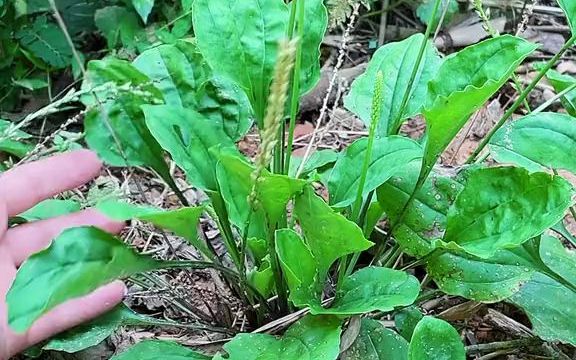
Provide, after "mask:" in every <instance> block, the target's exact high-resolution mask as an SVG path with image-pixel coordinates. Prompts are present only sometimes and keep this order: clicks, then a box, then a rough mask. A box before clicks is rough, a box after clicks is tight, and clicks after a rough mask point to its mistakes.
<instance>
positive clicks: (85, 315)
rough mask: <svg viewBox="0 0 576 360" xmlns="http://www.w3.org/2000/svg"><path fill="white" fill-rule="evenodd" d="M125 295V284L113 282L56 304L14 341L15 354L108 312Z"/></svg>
mask: <svg viewBox="0 0 576 360" xmlns="http://www.w3.org/2000/svg"><path fill="white" fill-rule="evenodd" d="M125 294H126V285H124V283H123V282H121V281H115V282H113V283H111V284H109V285H106V286H104V287H102V288H100V289H98V290H96V291H94V292H93V293H91V294H90V295H87V296H85V297H82V298H79V299H74V300H70V301H68V302H66V303H64V304H62V305H59V306H58V307H56V308H55V309H54V310H52V311H50V312H49V313H48V314H46V315H45V316H43V317H42V318H40V319H39V320H38V321H37V322H36V323H34V325H32V327H31V328H30V330H29V331H28V333H27V334H26V335H21V336H22V338H20V339H17V341H15V342H16V343H17V344H19V345H20V348H17V349H16V351H22V350H24V349H25V348H27V347H30V346H32V345H34V344H37V343H39V342H41V341H43V340H46V339H48V338H50V337H52V336H54V335H56V334H58V333H61V332H63V331H65V330H68V329H70V328H73V327H74V326H77V325H80V324H82V323H85V322H87V321H89V320H92V319H94V318H96V317H98V316H99V315H102V314H104V313H106V312H107V311H109V310H112V309H113V308H114V307H115V306H116V305H118V304H119V303H120V302H122V299H123V298H124V296H125Z"/></svg>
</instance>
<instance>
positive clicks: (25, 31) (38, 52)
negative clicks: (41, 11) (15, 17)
mask: <svg viewBox="0 0 576 360" xmlns="http://www.w3.org/2000/svg"><path fill="white" fill-rule="evenodd" d="M15 36H16V38H17V39H18V41H19V43H20V45H22V47H24V48H25V49H27V50H28V51H30V52H31V53H32V54H34V56H36V57H38V58H40V59H42V61H44V62H46V64H48V65H50V67H52V68H55V69H62V68H65V67H67V66H68V65H70V64H71V63H72V49H71V48H70V45H69V44H68V42H67V41H66V36H65V35H64V33H63V32H62V30H60V28H59V27H58V25H56V24H55V23H52V22H48V19H47V18H46V16H40V17H38V18H36V20H35V21H34V23H32V24H29V25H27V26H25V27H23V28H22V29H20V30H18V31H17V32H16V34H15Z"/></svg>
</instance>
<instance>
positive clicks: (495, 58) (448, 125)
mask: <svg viewBox="0 0 576 360" xmlns="http://www.w3.org/2000/svg"><path fill="white" fill-rule="evenodd" d="M536 48H537V45H535V44H532V43H530V42H528V41H526V40H523V39H520V38H517V37H514V36H509V35H504V36H500V37H497V38H494V39H489V40H485V41H482V42H480V43H478V44H476V45H473V46H469V47H467V48H465V49H464V50H461V51H459V52H458V53H455V54H453V55H451V56H449V57H447V58H446V60H445V61H444V63H443V64H442V65H441V66H440V69H439V70H438V72H437V74H436V77H435V78H434V79H433V80H432V81H431V82H430V83H429V84H428V101H427V105H426V106H425V110H424V117H425V118H426V123H427V124H428V141H427V144H426V155H425V156H424V165H425V168H424V170H425V172H424V174H428V173H429V172H430V171H431V170H432V167H433V166H434V163H435V162H436V160H437V159H438V157H439V156H440V154H441V153H442V152H443V151H444V150H445V149H446V147H447V146H448V145H449V144H450V142H451V141H452V139H453V138H454V137H455V136H456V135H457V134H458V132H459V131H460V129H462V127H463V126H464V125H465V124H466V122H467V121H468V119H469V118H470V116H471V115H472V114H473V113H474V112H475V111H476V110H478V109H479V108H480V107H481V106H482V105H483V104H484V103H485V102H486V101H487V100H488V99H489V98H490V97H491V96H492V95H494V93H496V91H498V89H500V87H501V86H502V85H503V84H504V83H505V82H506V81H507V80H508V78H509V77H510V76H511V75H512V74H513V73H514V71H515V70H516V67H517V66H518V65H519V64H520V63H521V62H522V61H523V60H524V59H525V58H526V57H527V56H528V55H530V54H531V53H532V52H533V51H534V50H535V49H536Z"/></svg>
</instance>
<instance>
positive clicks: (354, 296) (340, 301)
mask: <svg viewBox="0 0 576 360" xmlns="http://www.w3.org/2000/svg"><path fill="white" fill-rule="evenodd" d="M419 293H420V283H419V282H418V279H416V278H415V277H414V276H412V275H408V274H407V273H406V272H404V271H398V270H392V269H388V268H382V267H366V268H363V269H361V270H358V271H357V272H355V273H354V274H352V275H350V276H349V277H347V278H346V279H344V282H343V283H342V287H341V288H340V290H338V292H337V293H336V298H335V299H334V302H333V303H332V305H331V306H330V308H328V309H322V308H317V307H315V306H312V307H311V309H310V311H311V313H312V314H334V315H356V314H364V313H369V312H372V311H376V310H378V311H382V312H388V311H392V310H394V308H396V307H399V306H407V305H411V304H412V303H413V302H414V301H415V300H416V298H417V297H418V294H419Z"/></svg>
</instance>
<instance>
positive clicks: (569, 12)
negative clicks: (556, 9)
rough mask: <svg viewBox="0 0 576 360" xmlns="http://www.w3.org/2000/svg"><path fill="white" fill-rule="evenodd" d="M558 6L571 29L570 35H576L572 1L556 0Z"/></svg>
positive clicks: (574, 8)
mask: <svg viewBox="0 0 576 360" xmlns="http://www.w3.org/2000/svg"><path fill="white" fill-rule="evenodd" d="M558 4H559V5H560V7H561V8H562V10H564V13H565V14H566V18H567V19H568V23H569V24H570V27H571V28H572V34H574V35H576V3H574V1H572V0H558Z"/></svg>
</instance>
